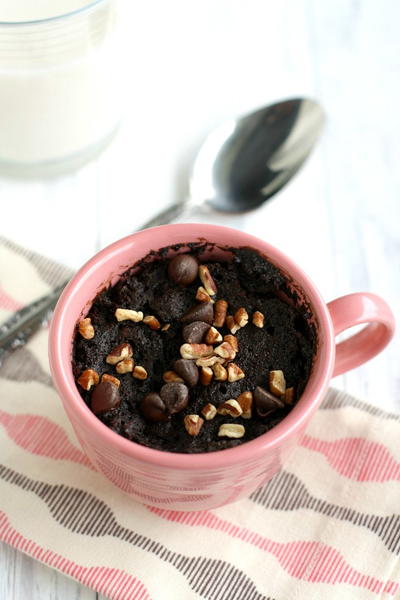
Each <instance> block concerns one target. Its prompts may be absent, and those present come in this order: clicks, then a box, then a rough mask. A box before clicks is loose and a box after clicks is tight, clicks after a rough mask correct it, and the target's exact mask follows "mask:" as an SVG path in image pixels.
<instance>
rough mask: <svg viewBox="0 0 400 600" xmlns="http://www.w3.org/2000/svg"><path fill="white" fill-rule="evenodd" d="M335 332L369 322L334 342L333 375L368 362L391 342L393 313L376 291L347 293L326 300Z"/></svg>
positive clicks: (393, 326) (336, 333) (393, 325)
mask: <svg viewBox="0 0 400 600" xmlns="http://www.w3.org/2000/svg"><path fill="white" fill-rule="evenodd" d="M328 310H329V312H330V315H331V319H332V323H333V331H334V333H335V335H338V334H339V333H342V331H344V330H345V329H348V328H349V327H354V325H361V324H362V323H368V325H367V326H366V327H364V329H362V330H361V331H359V332H358V333H356V334H355V335H353V336H351V337H349V338H348V339H347V340H344V341H343V342H340V343H339V344H337V345H336V360H335V366H334V369H333V375H332V376H333V377H335V376H336V375H341V374H342V373H345V372H346V371H349V370H350V369H354V368H355V367H358V366H360V365H362V364H363V363H365V362H367V360H369V359H370V358H372V357H373V356H375V355H376V354H378V353H379V352H380V351H381V350H383V348H384V347H385V346H386V345H387V344H388V343H389V342H390V340H391V338H392V337H393V334H394V329H395V321H394V316H393V313H392V311H391V309H390V307H389V306H388V304H387V303H386V302H385V300H382V298H380V297H379V296H376V295H375V294H368V293H366V292H360V293H356V294H348V295H346V296H341V297H340V298H336V300H332V302H329V303H328Z"/></svg>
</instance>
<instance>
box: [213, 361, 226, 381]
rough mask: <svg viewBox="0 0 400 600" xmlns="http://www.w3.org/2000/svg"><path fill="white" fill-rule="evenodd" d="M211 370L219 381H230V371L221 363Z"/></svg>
mask: <svg viewBox="0 0 400 600" xmlns="http://www.w3.org/2000/svg"><path fill="white" fill-rule="evenodd" d="M211 368H212V370H213V373H214V377H215V379H216V380H217V381H226V380H227V379H228V371H227V370H226V369H225V367H223V366H222V365H221V364H220V363H215V365H213V366H212V367H211Z"/></svg>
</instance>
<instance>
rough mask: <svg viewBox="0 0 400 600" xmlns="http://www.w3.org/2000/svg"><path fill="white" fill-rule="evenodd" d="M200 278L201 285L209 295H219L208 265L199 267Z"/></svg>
mask: <svg viewBox="0 0 400 600" xmlns="http://www.w3.org/2000/svg"><path fill="white" fill-rule="evenodd" d="M199 277H200V280H201V283H202V284H203V285H204V287H205V289H206V292H207V294H210V296H214V295H215V294H216V293H217V286H216V284H215V281H214V279H213V278H212V276H211V273H210V271H209V270H208V267H207V266H206V265H199Z"/></svg>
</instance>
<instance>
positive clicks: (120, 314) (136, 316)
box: [115, 308, 143, 323]
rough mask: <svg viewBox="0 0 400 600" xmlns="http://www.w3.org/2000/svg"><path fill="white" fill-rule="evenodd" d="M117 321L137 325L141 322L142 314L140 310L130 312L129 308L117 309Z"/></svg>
mask: <svg viewBox="0 0 400 600" xmlns="http://www.w3.org/2000/svg"><path fill="white" fill-rule="evenodd" d="M115 316H116V319H117V321H133V322H134V323H139V321H143V313H142V311H141V310H139V311H137V310H130V309H129V308H117V310H116V311H115Z"/></svg>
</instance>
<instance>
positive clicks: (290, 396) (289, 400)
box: [283, 387, 294, 404]
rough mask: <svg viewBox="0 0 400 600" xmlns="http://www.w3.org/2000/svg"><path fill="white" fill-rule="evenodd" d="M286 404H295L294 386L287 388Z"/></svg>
mask: <svg viewBox="0 0 400 600" xmlns="http://www.w3.org/2000/svg"><path fill="white" fill-rule="evenodd" d="M283 400H284V402H285V404H293V401H294V387H290V388H286V390H285V397H284V398H283Z"/></svg>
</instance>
